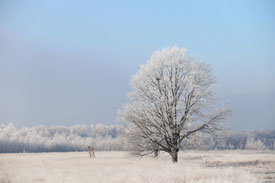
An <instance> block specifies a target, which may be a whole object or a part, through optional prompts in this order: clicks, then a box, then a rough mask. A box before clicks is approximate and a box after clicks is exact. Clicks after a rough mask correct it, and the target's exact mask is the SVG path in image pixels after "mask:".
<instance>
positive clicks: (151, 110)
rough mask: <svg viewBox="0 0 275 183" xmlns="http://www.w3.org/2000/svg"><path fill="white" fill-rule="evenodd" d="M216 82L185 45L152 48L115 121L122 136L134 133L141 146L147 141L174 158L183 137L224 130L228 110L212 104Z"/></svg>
mask: <svg viewBox="0 0 275 183" xmlns="http://www.w3.org/2000/svg"><path fill="white" fill-rule="evenodd" d="M215 82H216V79H215V77H214V76H213V74H212V71H211V68H210V66H209V65H207V64H205V63H203V62H198V61H196V60H194V59H193V58H191V57H187V56H186V55H185V49H179V48H178V47H176V46H174V47H173V48H165V49H163V50H161V51H156V52H154V53H153V55H152V56H151V58H150V59H149V60H148V62H147V64H146V65H141V67H140V69H139V71H138V73H137V74H135V75H134V76H133V77H132V78H131V81H130V84H131V86H132V88H133V91H132V92H130V93H129V99H130V101H131V102H130V103H128V104H126V105H124V106H123V109H122V110H121V111H120V110H119V116H120V118H119V121H120V122H122V124H124V125H125V133H126V135H127V134H129V135H130V136H134V135H136V136H139V139H143V140H140V143H144V142H145V143H147V144H143V145H145V147H148V144H152V145H153V146H154V147H158V148H159V150H160V151H165V152H167V153H169V154H170V155H171V157H172V161H173V162H177V161H178V151H179V149H180V145H181V142H182V141H183V140H184V139H187V138H189V137H190V136H192V135H194V134H195V133H196V132H199V131H200V132H204V133H210V134H215V131H217V130H222V129H224V127H223V125H222V123H221V122H222V121H223V120H225V119H226V117H227V116H228V115H229V114H230V111H231V110H230V108H229V107H228V106H226V105H225V106H223V107H220V108H216V107H215V100H216V96H215V92H214V84H215ZM139 139H138V140H139ZM144 150H145V151H146V150H147V149H146V148H145V149H144Z"/></svg>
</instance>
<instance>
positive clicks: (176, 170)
mask: <svg viewBox="0 0 275 183" xmlns="http://www.w3.org/2000/svg"><path fill="white" fill-rule="evenodd" d="M95 154H96V158H95V159H90V158H89V156H88V153H87V152H69V153H18V154H0V183H26V182H39V183H40V182H41V183H60V182H64V183H70V182H71V183H75V182H78V183H82V182H83V183H86V182H87V183H88V182H89V183H131V182H132V183H210V182H211V183H221V182H222V183H231V182H232V183H233V182H234V183H245V182H249V183H256V182H257V183H258V182H266V183H268V182H275V152H274V151H273V152H272V151H270V152H251V151H209V152H205V151H199V152H197V151H187V152H184V153H181V154H180V156H179V162H178V163H177V164H173V163H172V162H171V160H170V157H169V156H168V155H167V154H161V155H160V157H158V158H157V159H154V158H152V157H146V158H136V157H132V156H130V155H129V154H128V153H127V152H96V153H95Z"/></svg>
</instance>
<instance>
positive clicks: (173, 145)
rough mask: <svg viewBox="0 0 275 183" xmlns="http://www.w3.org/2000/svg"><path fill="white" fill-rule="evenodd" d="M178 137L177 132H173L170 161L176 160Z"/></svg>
mask: <svg viewBox="0 0 275 183" xmlns="http://www.w3.org/2000/svg"><path fill="white" fill-rule="evenodd" d="M178 138H179V133H173V142H172V149H171V150H172V151H171V156H172V161H173V163H177V162H178V152H179V148H178Z"/></svg>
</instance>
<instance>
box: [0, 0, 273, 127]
mask: <svg viewBox="0 0 275 183" xmlns="http://www.w3.org/2000/svg"><path fill="white" fill-rule="evenodd" d="M173 45H178V46H179V47H185V48H187V52H188V54H189V55H192V56H195V57H196V58H197V59H199V60H203V61H205V62H206V63H208V64H210V65H211V66H212V68H213V71H214V73H215V75H216V76H217V78H218V83H217V94H218V96H220V99H221V100H222V101H230V102H231V104H232V107H233V110H234V112H233V116H232V117H231V118H230V119H229V120H228V121H227V125H228V126H230V127H232V128H233V129H259V128H265V129H270V128H273V129H274V128H275V1H272V0H270V1H267V0H262V1H252V0H250V1H150V2H148V1H135V2H130V1H54V0H52V1H49V0H48V1H39V0H33V1H19V0H18V1H13V0H0V88H1V89H0V101H1V102H0V123H4V124H6V123H9V122H12V123H13V124H15V126H17V127H22V126H35V125H40V124H43V125H46V126H49V125H72V124H75V123H98V122H102V123H105V124H115V120H116V118H117V114H116V112H117V109H118V108H120V107H121V105H122V103H125V102H126V100H127V93H128V91H130V87H129V79H130V76H131V75H133V74H134V73H135V72H137V70H138V68H139V65H141V64H144V63H146V60H147V59H148V58H149V57H150V55H151V54H152V52H153V51H155V50H157V49H162V48H164V47H167V46H173Z"/></svg>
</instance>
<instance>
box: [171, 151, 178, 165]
mask: <svg viewBox="0 0 275 183" xmlns="http://www.w3.org/2000/svg"><path fill="white" fill-rule="evenodd" d="M171 157H172V161H173V163H177V162H178V150H177V149H175V150H174V149H173V150H172V152H171Z"/></svg>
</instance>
